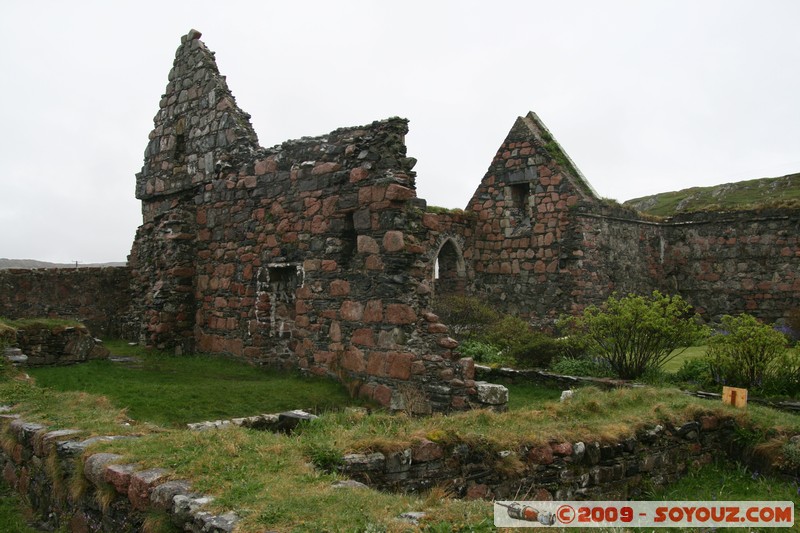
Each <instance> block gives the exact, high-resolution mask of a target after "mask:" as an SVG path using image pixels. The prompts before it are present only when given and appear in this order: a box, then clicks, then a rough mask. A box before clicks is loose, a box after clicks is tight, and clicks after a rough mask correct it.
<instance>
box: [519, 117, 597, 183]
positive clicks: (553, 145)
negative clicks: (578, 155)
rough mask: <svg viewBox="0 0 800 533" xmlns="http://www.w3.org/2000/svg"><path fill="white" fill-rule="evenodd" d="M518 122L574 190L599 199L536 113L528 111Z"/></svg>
mask: <svg viewBox="0 0 800 533" xmlns="http://www.w3.org/2000/svg"><path fill="white" fill-rule="evenodd" d="M518 120H520V121H522V123H524V124H525V126H526V127H527V128H528V130H529V131H530V132H531V133H532V134H533V135H534V136H535V138H536V140H537V141H538V142H539V143H540V145H541V146H542V147H543V148H544V149H545V150H546V151H547V153H548V154H549V155H550V157H552V158H553V159H554V160H555V162H556V163H557V165H558V167H559V169H560V170H561V173H562V174H563V175H564V176H566V177H567V179H570V178H571V179H572V180H573V182H574V185H575V187H576V189H578V190H579V191H582V192H584V193H588V194H589V195H590V196H592V197H594V198H599V195H598V194H597V191H596V190H595V189H594V187H592V184H591V183H589V180H587V179H586V177H585V176H584V175H583V173H582V172H581V171H580V169H579V168H578V166H577V165H576V164H575V162H574V161H573V160H572V159H571V158H570V157H569V155H568V154H567V152H566V151H564V149H563V148H562V147H561V145H560V144H559V143H558V141H557V140H556V139H555V137H554V136H553V134H552V133H550V130H549V129H547V126H545V125H544V123H543V122H542V121H541V119H540V118H539V117H538V115H536V113H534V112H533V111H528V114H527V115H525V116H524V117H519V119H518Z"/></svg>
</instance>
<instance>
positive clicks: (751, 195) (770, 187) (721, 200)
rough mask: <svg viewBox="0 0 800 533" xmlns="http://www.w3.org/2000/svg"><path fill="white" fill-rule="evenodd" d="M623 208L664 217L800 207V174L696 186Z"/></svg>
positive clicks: (628, 203)
mask: <svg viewBox="0 0 800 533" xmlns="http://www.w3.org/2000/svg"><path fill="white" fill-rule="evenodd" d="M623 205H625V206H626V207H630V208H632V209H636V210H637V211H640V212H642V213H647V214H649V215H655V216H662V217H668V216H672V215H675V214H677V213H685V212H688V211H720V210H734V209H757V208H765V207H788V206H793V207H800V173H797V174H789V175H787V176H782V177H780V178H762V179H755V180H748V181H740V182H736V183H726V184H724V185H715V186H713V187H692V188H690V189H683V190H681V191H674V192H665V193H661V194H655V195H653V196H644V197H642V198H634V199H633V200H628V201H627V202H625V203H624V204H623Z"/></svg>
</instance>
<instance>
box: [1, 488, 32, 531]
mask: <svg viewBox="0 0 800 533" xmlns="http://www.w3.org/2000/svg"><path fill="white" fill-rule="evenodd" d="M0 531H8V532H12V531H13V532H14V533H36V531H38V530H36V529H34V528H32V527H30V526H29V525H28V521H27V514H26V509H25V506H24V504H23V502H22V500H21V499H20V497H19V496H18V495H17V494H15V493H14V492H13V491H12V490H11V489H10V488H9V487H8V485H6V484H5V483H0Z"/></svg>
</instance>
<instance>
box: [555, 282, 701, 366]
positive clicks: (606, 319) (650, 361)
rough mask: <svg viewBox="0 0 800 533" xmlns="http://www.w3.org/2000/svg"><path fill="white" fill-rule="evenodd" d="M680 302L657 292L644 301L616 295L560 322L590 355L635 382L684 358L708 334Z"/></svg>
mask: <svg viewBox="0 0 800 533" xmlns="http://www.w3.org/2000/svg"><path fill="white" fill-rule="evenodd" d="M690 309H691V308H690V306H689V304H688V303H686V302H685V301H684V300H683V299H682V298H681V297H680V296H666V295H663V294H661V293H660V292H658V291H654V292H653V294H652V295H651V296H650V297H649V298H646V297H644V296H638V295H635V294H630V295H628V296H626V297H624V298H619V297H618V296H617V295H616V293H615V294H612V295H611V296H610V297H609V298H608V299H607V300H606V301H605V303H604V304H603V305H602V306H600V307H597V306H589V307H587V308H586V309H585V310H584V312H583V314H582V315H581V316H577V317H568V318H565V319H562V320H561V321H560V322H559V327H560V328H561V329H566V331H569V333H570V334H571V335H575V336H582V337H584V338H585V339H586V340H587V342H589V343H590V346H591V352H592V353H593V354H595V355H597V356H598V357H601V358H603V359H605V360H606V361H608V363H609V365H610V366H611V368H612V369H613V370H614V372H616V374H617V375H618V376H619V377H621V378H623V379H636V378H638V377H640V376H642V375H644V374H645V373H646V372H648V371H650V370H651V369H658V368H661V367H662V366H663V365H664V363H666V362H667V361H669V360H670V359H672V358H674V357H676V356H677V355H678V354H680V353H681V352H682V350H679V348H683V349H686V348H687V347H689V346H691V345H692V344H693V343H694V342H695V341H696V340H697V339H698V338H700V337H702V336H703V335H705V333H706V329H705V327H704V326H702V325H701V324H700V323H699V322H698V320H697V318H696V316H695V315H693V314H692V313H691V312H690Z"/></svg>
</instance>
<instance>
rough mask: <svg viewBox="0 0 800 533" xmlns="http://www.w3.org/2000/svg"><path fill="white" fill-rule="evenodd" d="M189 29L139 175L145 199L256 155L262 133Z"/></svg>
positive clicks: (196, 181)
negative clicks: (241, 107) (256, 131)
mask: <svg viewBox="0 0 800 533" xmlns="http://www.w3.org/2000/svg"><path fill="white" fill-rule="evenodd" d="M200 36H201V34H200V32H199V31H196V30H191V31H189V33H188V34H187V35H184V36H183V37H181V44H180V46H179V47H178V50H177V51H176V53H175V61H174V62H173V67H172V70H170V73H169V83H167V88H166V90H165V93H164V95H163V96H162V97H161V101H160V103H159V107H160V109H159V111H158V113H157V114H156V116H155V118H154V119H153V123H154V124H153V126H154V127H153V131H152V132H151V133H150V142H149V143H148V145H147V149H146V150H145V154H144V166H143V167H142V171H141V172H140V173H139V174H137V176H136V197H137V198H139V199H141V200H146V199H150V198H154V197H158V196H162V195H168V194H174V193H177V192H181V191H185V190H189V189H192V188H194V187H195V186H196V185H198V184H199V183H204V182H207V181H209V180H210V179H212V178H213V177H215V176H216V175H217V174H219V173H220V172H221V171H224V170H225V169H229V168H237V167H238V165H239V163H240V162H242V161H245V160H249V159H250V158H252V155H253V154H254V153H255V151H256V150H257V149H258V137H257V136H256V133H255V131H254V130H253V127H252V125H251V124H250V115H248V114H247V113H245V112H244V111H242V110H241V109H239V107H238V106H237V105H236V100H235V99H234V97H233V95H232V94H231V91H230V89H228V84H227V83H226V81H225V77H224V76H221V75H220V73H219V69H218V68H217V64H216V61H215V60H214V53H213V52H212V51H210V50H209V49H208V48H206V46H205V44H203V42H202V41H200Z"/></svg>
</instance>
